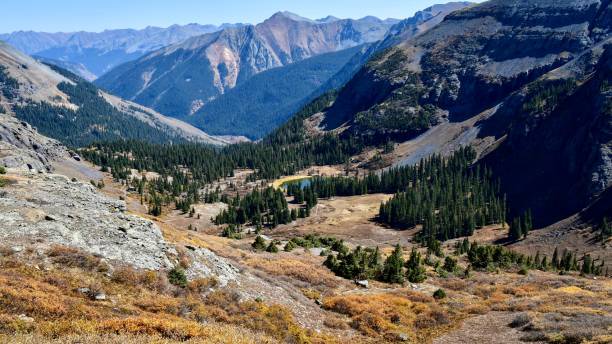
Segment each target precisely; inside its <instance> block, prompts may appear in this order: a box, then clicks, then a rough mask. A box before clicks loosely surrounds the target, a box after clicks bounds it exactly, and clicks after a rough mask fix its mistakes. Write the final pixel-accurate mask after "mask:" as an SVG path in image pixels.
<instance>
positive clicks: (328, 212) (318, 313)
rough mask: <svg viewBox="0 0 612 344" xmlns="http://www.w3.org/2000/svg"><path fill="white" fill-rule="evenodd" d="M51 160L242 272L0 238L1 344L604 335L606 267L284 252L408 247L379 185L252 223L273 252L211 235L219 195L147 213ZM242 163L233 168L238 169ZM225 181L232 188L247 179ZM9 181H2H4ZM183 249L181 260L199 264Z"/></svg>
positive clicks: (498, 235)
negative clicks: (219, 276)
mask: <svg viewBox="0 0 612 344" xmlns="http://www.w3.org/2000/svg"><path fill="white" fill-rule="evenodd" d="M57 171H58V173H62V174H65V175H68V176H69V177H71V178H77V179H78V180H82V181H83V182H86V183H88V182H89V179H94V180H96V181H97V180H98V179H100V178H101V179H103V181H104V187H103V188H102V190H101V191H102V192H103V193H104V194H106V196H107V197H109V198H112V199H117V200H118V199H119V198H122V199H124V200H125V201H126V204H127V210H128V213H130V214H133V215H137V216H140V217H144V218H147V219H150V220H152V221H154V222H155V223H156V224H157V225H158V226H159V227H160V228H161V230H162V234H163V237H164V239H165V240H166V242H168V243H170V244H172V245H174V246H175V247H176V248H177V250H178V251H179V256H181V250H183V249H184V250H187V251H188V250H189V248H190V247H192V248H193V247H196V248H204V249H209V250H210V251H212V252H214V253H215V254H216V255H218V256H219V257H222V258H223V259H226V260H227V261H228V262H230V264H231V265H233V266H234V267H236V268H237V269H238V271H239V277H238V278H237V279H235V280H233V281H230V282H229V283H228V284H227V285H225V286H216V283H218V281H217V282H215V281H212V280H196V281H192V282H190V283H189V284H188V285H187V287H186V288H185V289H180V288H179V289H177V288H174V287H172V286H170V285H168V283H167V281H166V282H164V278H162V277H163V276H161V275H160V274H154V273H146V272H144V271H143V272H139V271H136V270H133V269H132V270H131V269H111V271H109V270H107V268H104V267H103V265H104V264H103V263H100V262H99V259H98V258H96V257H94V256H89V255H87V254H82V253H77V252H76V251H75V252H73V251H62V250H60V249H59V248H56V250H59V251H57V252H55V253H53V254H51V253H49V252H48V251H46V252H45V251H44V250H40V249H38V250H37V249H29V248H28V244H27V243H25V244H24V245H23V246H24V249H15V247H10V246H9V247H7V246H3V247H2V250H1V251H0V266H2V269H0V333H13V334H12V335H4V336H0V343H60V342H62V343H63V342H80V343H149V342H155V343H175V342H187V343H268V342H269V343H272V342H295V343H357V342H363V343H383V342H384V343H386V342H404V341H408V342H419V343H438V344H449V343H466V342H471V343H492V342H495V343H519V342H525V341H528V342H556V343H573V342H578V341H575V340H589V341H591V342H597V343H605V342H609V341H611V340H612V337H611V336H610V329H612V302H611V301H610V300H612V281H611V280H610V279H607V278H599V279H592V278H583V277H579V276H576V275H565V276H560V275H558V274H556V273H551V272H542V271H538V270H531V271H529V272H528V273H527V274H519V273H517V272H518V271H499V270H497V271H476V270H472V271H471V272H470V273H469V275H466V273H465V272H464V270H465V269H466V267H467V262H466V261H465V260H464V259H463V258H459V268H458V269H457V270H456V272H453V273H441V272H440V271H439V270H435V269H434V268H433V267H427V276H428V278H427V280H426V281H425V282H424V283H418V284H414V283H404V284H403V285H390V284H385V283H380V282H376V281H369V284H368V286H367V288H363V287H362V286H358V285H356V284H355V283H354V282H353V281H350V280H346V279H343V278H340V277H338V276H335V275H334V274H333V273H332V272H331V271H330V270H328V269H327V268H326V267H324V266H323V261H324V260H325V257H323V256H321V255H320V252H321V249H317V248H311V249H303V248H297V249H294V250H293V251H291V252H283V251H282V247H283V245H284V243H285V242H287V240H289V239H291V238H294V237H303V236H305V235H307V234H312V233H317V234H320V235H324V236H333V237H337V238H340V239H343V240H344V241H345V243H346V244H347V245H349V247H355V246H357V245H362V246H365V247H374V246H379V247H380V248H381V251H382V252H384V253H388V252H390V251H391V250H392V247H393V246H394V245H395V244H397V243H400V244H401V245H402V247H403V249H404V255H405V256H407V255H408V252H409V250H410V249H411V248H412V247H413V246H414V247H418V246H416V245H415V244H413V235H414V234H415V233H414V232H415V231H416V230H412V231H396V230H392V229H389V228H386V227H384V226H382V225H379V224H377V223H376V222H375V221H374V217H375V215H376V214H377V211H378V206H379V204H380V202H381V201H383V200H387V199H388V198H389V197H390V196H389V195H383V194H372V195H366V196H353V197H336V198H333V199H329V200H320V201H319V203H318V205H317V206H316V207H315V208H314V209H313V210H312V215H311V216H310V217H308V218H306V219H298V220H297V221H295V222H293V223H291V224H288V225H281V226H279V227H278V228H276V229H274V230H265V231H264V232H263V233H262V236H263V237H265V238H266V239H267V240H273V239H274V240H278V241H279V242H280V243H281V245H279V246H280V248H281V252H279V253H268V252H260V251H255V250H253V249H252V247H251V243H252V242H253V240H254V237H255V235H254V234H247V235H245V236H244V238H242V239H228V238H223V237H220V235H219V234H220V228H219V227H218V226H216V225H214V224H213V223H212V222H211V220H210V218H211V217H213V216H214V215H216V214H217V213H218V212H219V211H220V210H221V209H223V208H224V207H226V205H224V204H222V203H215V204H199V205H196V206H195V216H193V217H189V216H188V215H187V214H182V213H181V212H179V211H175V210H171V209H168V210H165V211H164V213H163V215H161V216H159V217H152V216H150V215H148V214H147V209H146V206H144V205H142V204H141V203H140V200H139V198H138V197H137V196H135V195H132V194H130V193H128V192H126V190H125V187H124V186H122V185H120V184H118V183H116V182H114V181H113V180H112V179H111V178H110V176H108V175H106V174H102V173H100V172H98V171H97V170H96V169H95V168H94V167H93V166H91V165H88V164H85V163H74V162H70V163H61V164H60V165H58V166H57ZM331 171H333V169H331ZM246 174H248V173H246ZM246 174H239V173H238V174H237V176H239V177H238V179H240V178H245V177H246ZM20 178H24V179H28V178H30V177H27V176H25V177H20ZM231 182H232V183H233V184H234V185H238V188H239V189H240V187H247V184H248V183H246V182H244V180H243V181H241V180H236V179H233V180H232V181H231ZM14 187H16V186H11V185H8V186H6V188H8V191H9V192H12V191H11V188H14ZM237 192H241V191H240V190H237ZM0 210H1V209H0ZM197 215H200V216H197ZM198 217H199V218H198ZM189 228H191V230H190V229H189ZM505 236H506V230H505V229H502V228H500V227H499V226H490V227H487V228H484V229H482V230H480V231H478V232H477V233H476V234H475V236H474V237H473V238H471V239H472V240H477V241H479V242H481V243H494V242H499V241H500V240H502V239H503V238H504V237H505ZM533 238H534V239H531V238H529V239H528V240H526V241H525V242H524V243H519V244H516V245H514V246H515V248H516V249H517V250H519V251H527V252H529V253H530V254H533V252H530V251H532V250H533V249H534V247H536V246H533V245H534V244H533V243H534V242H535V243H537V242H540V241H541V239H538V238H539V236H538V235H534V236H533ZM542 240H543V239H542ZM455 241H456V240H451V241H448V242H446V243H444V245H443V251H444V253H445V254H449V255H452V252H453V250H454V249H453V247H454V243H455ZM604 251H605V253H606V254H609V250H608V249H605V250H604ZM434 259H437V258H435V257H434ZM185 260H186V261H185V262H183V263H184V264H185V265H186V266H188V265H189V264H195V261H194V260H189V259H185ZM183 263H181V264H183ZM24 286H25V287H24ZM81 288H88V289H90V290H101V291H102V290H103V291H104V293H105V299H104V300H96V299H95V298H91V297H89V296H88V294H86V293H83V292H81V291H79V290H81ZM438 289H442V290H444V291H445V293H446V297H445V298H442V299H436V298H434V297H433V296H432V295H433V294H434V292H435V291H437V290H438ZM211 290H213V291H211Z"/></svg>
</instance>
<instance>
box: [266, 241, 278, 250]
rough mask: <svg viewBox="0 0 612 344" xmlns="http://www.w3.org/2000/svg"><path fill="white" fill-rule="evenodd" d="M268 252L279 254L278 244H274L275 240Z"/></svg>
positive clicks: (271, 242)
mask: <svg viewBox="0 0 612 344" xmlns="http://www.w3.org/2000/svg"><path fill="white" fill-rule="evenodd" d="M266 252H270V253H278V247H277V246H276V243H275V242H274V240H272V241H270V244H269V245H268V247H267V248H266Z"/></svg>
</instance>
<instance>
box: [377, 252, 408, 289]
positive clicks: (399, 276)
mask: <svg viewBox="0 0 612 344" xmlns="http://www.w3.org/2000/svg"><path fill="white" fill-rule="evenodd" d="M403 267H404V258H403V253H402V247H401V246H400V245H399V244H397V245H396V246H395V249H394V250H393V252H392V253H391V255H390V256H389V257H387V259H386V260H385V264H384V266H383V272H382V280H383V281H384V282H387V283H403V282H404V274H403V273H402V270H403Z"/></svg>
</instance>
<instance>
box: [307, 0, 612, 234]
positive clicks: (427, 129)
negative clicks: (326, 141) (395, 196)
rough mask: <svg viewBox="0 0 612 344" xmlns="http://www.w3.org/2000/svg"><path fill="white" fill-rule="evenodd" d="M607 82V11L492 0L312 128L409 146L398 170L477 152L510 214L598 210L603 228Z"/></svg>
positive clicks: (434, 33)
mask: <svg viewBox="0 0 612 344" xmlns="http://www.w3.org/2000/svg"><path fill="white" fill-rule="evenodd" d="M611 78H612V3H610V2H609V1H599V0H580V1H576V0H492V1H488V2H485V3H482V4H479V5H474V6H471V7H469V8H466V9H462V10H459V11H455V12H453V13H451V14H449V15H447V16H446V18H445V19H444V21H443V22H442V23H440V24H439V25H437V26H435V27H434V28H432V29H430V30H428V31H426V32H425V33H423V34H420V35H417V36H416V37H412V38H410V36H408V37H407V38H403V39H399V40H396V41H395V42H394V43H393V44H392V47H391V48H390V49H387V50H384V51H383V52H381V53H379V54H377V55H376V56H375V57H373V58H372V59H371V60H370V61H369V62H368V63H367V64H366V65H364V66H363V67H362V68H361V69H360V70H359V71H358V72H357V73H356V74H355V75H354V77H353V78H352V79H351V80H350V81H349V82H348V83H347V84H346V86H344V87H343V88H342V90H341V91H340V92H339V94H338V96H337V99H336V100H335V102H334V104H333V105H332V106H331V108H330V109H329V110H327V111H326V113H325V114H324V115H323V116H318V117H317V119H318V121H314V120H313V122H314V125H316V127H317V128H323V129H324V130H327V131H329V130H333V129H339V128H342V133H343V135H349V136H353V137H359V138H360V139H361V140H362V141H365V142H369V143H374V144H376V143H380V142H385V141H387V140H395V141H407V143H406V144H405V145H404V146H403V147H404V148H403V149H402V152H401V154H403V156H404V157H405V158H404V159H403V161H401V163H400V164H414V163H416V162H418V161H419V160H420V158H422V157H424V156H428V155H431V154H433V153H441V154H448V153H449V152H452V151H454V150H456V149H457V148H458V147H461V146H464V145H472V146H474V147H475V148H476V149H477V151H478V153H479V157H480V159H482V160H483V161H484V162H485V163H486V165H487V166H488V167H489V168H491V169H492V171H493V175H494V176H498V177H499V178H500V179H501V185H502V188H503V190H504V192H505V193H506V194H507V196H508V201H509V204H511V205H512V209H511V215H517V214H519V213H522V212H524V211H527V210H531V211H532V212H533V218H534V221H535V223H536V225H537V226H546V225H550V224H552V223H555V222H556V221H559V220H561V219H564V218H566V217H568V216H571V215H573V214H576V213H578V212H581V211H583V210H585V209H587V208H588V209H593V208H592V207H593V206H595V205H596V207H595V209H598V210H597V211H596V212H592V211H591V212H588V213H589V214H596V215H595V216H600V217H599V220H600V219H601V216H602V215H605V214H608V215H609V214H611V213H612V208H611V207H612V202H611V200H612V199H611V197H610V195H611V193H612V191H610V190H611V188H610V187H611V186H612V135H611V134H610V133H612V116H611V113H612V90H611V88H610V85H612V79H611ZM597 214H598V215H597ZM586 220H589V219H586Z"/></svg>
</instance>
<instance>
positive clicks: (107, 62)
mask: <svg viewBox="0 0 612 344" xmlns="http://www.w3.org/2000/svg"><path fill="white" fill-rule="evenodd" d="M232 26H234V25H232V24H224V25H222V26H220V27H217V26H214V25H198V24H188V25H173V26H170V27H168V28H159V27H147V28H145V29H142V30H133V29H125V30H106V31H104V32H82V31H81V32H70V33H63V32H60V33H47V32H33V31H17V32H13V33H9V34H0V40H3V41H5V42H7V43H9V44H10V45H12V46H14V47H16V48H17V49H19V50H21V51H22V52H25V53H26V54H29V55H36V56H39V57H41V58H45V59H48V61H52V62H53V63H61V66H62V67H64V68H66V67H71V66H78V68H77V69H70V70H71V71H72V72H75V73H78V74H79V75H80V76H82V77H84V78H87V79H89V80H92V78H97V77H99V76H100V75H102V74H104V73H106V72H107V71H109V70H111V69H112V68H114V67H115V66H117V65H119V64H122V63H124V62H127V61H131V60H135V59H137V58H139V57H140V56H142V55H144V54H146V53H148V52H151V51H153V50H157V49H159V48H162V47H165V46H167V45H171V44H174V43H178V42H181V41H183V40H185V39H187V38H189V37H193V36H197V35H202V34H205V33H209V32H215V31H218V30H222V29H224V28H227V27H232Z"/></svg>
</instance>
